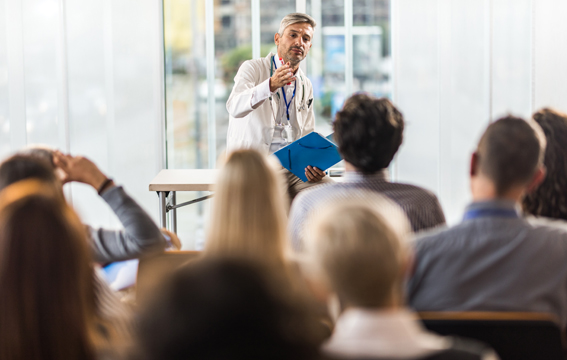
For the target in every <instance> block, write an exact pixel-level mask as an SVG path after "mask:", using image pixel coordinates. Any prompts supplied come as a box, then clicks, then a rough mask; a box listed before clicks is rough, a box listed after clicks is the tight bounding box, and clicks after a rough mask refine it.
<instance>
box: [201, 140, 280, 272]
mask: <svg viewBox="0 0 567 360" xmlns="http://www.w3.org/2000/svg"><path fill="white" fill-rule="evenodd" d="M278 176H279V174H278V173H277V172H276V170H275V167H274V166H272V165H271V164H270V163H269V162H268V160H267V159H266V158H265V157H264V156H263V155H261V154H260V153H258V152H257V151H255V150H238V151H235V152H232V153H231V154H229V155H228V158H227V159H226V163H225V164H224V167H223V168H222V170H221V171H220V173H219V177H218V179H217V184H216V187H215V196H214V200H213V208H212V212H211V214H212V218H211V222H210V226H209V233H208V237H207V243H206V245H205V253H206V254H208V255H211V254H212V255H235V256H244V257H248V258H251V259H254V260H260V261H262V262H265V263H268V264H271V265H276V266H283V265H284V255H285V254H284V252H285V251H284V249H285V247H286V245H287V241H286V210H285V209H286V208H285V202H284V194H285V191H283V189H282V188H281V184H282V182H281V181H280V179H279V177H278Z"/></svg>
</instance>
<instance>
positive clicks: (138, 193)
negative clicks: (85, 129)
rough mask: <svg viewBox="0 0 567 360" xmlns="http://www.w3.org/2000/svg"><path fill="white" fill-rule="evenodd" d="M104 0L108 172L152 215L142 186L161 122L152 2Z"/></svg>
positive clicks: (155, 154) (150, 196)
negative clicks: (108, 57)
mask: <svg viewBox="0 0 567 360" xmlns="http://www.w3.org/2000/svg"><path fill="white" fill-rule="evenodd" d="M108 2H109V3H111V4H112V8H111V11H112V29H113V33H112V40H113V41H112V46H113V47H112V54H113V56H112V59H113V62H112V78H111V81H112V83H111V84H112V85H113V90H112V94H113V96H114V104H113V107H114V117H113V118H110V117H108V118H107V121H109V123H108V125H107V126H108V134H107V138H108V139H109V142H110V150H109V152H110V154H111V157H110V158H109V161H110V165H111V169H112V175H113V176H114V177H115V178H116V179H117V180H118V181H119V182H120V183H122V184H125V186H126V188H127V190H128V192H129V193H130V194H131V195H132V196H134V197H135V198H136V200H137V201H138V202H139V203H140V204H141V205H142V206H143V207H144V208H145V209H146V211H148V212H149V213H150V214H154V215H157V206H156V205H157V196H156V194H155V193H151V192H149V191H148V184H149V183H150V181H151V180H152V179H153V178H154V177H155V176H156V175H157V173H158V171H159V170H161V159H160V156H161V152H160V151H159V149H160V148H161V146H162V144H161V136H160V131H161V128H162V123H161V121H160V115H161V114H160V112H159V111H156V109H155V107H156V106H157V104H159V103H160V101H159V100H160V99H161V98H162V96H163V93H161V92H159V91H157V92H156V91H155V89H156V88H157V89H159V88H160V84H159V82H158V81H159V79H160V76H157V77H156V74H159V72H157V71H156V70H155V69H156V67H158V66H159V65H160V64H159V63H158V62H157V59H158V57H157V56H156V53H157V52H158V51H161V50H162V49H161V48H160V46H159V42H158V40H159V36H155V35H156V32H158V31H159V30H160V27H159V24H160V21H159V20H160V19H159V17H158V16H156V10H157V6H156V4H155V2H153V1H142V2H140V1H138V0H122V1H116V0H112V1H108ZM106 64H107V65H106V66H108V65H109V62H108V61H106ZM106 71H107V72H108V68H107V69H106ZM107 76H108V75H107ZM108 86H109V85H108V82H107V89H108ZM108 92H110V90H107V96H109V94H108ZM156 97H157V98H158V99H157V101H156Z"/></svg>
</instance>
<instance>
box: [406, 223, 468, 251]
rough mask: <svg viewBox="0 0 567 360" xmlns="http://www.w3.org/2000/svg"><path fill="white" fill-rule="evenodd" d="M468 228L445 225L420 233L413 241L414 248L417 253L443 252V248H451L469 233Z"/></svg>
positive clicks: (465, 226)
mask: <svg viewBox="0 0 567 360" xmlns="http://www.w3.org/2000/svg"><path fill="white" fill-rule="evenodd" d="M467 228H468V224H466V223H459V224H457V225H454V226H452V227H447V226H445V225H443V226H438V227H435V228H433V229H430V230H426V231H421V232H418V233H417V234H415V239H414V240H413V245H414V248H415V249H416V251H417V252H423V251H429V250H431V249H435V250H436V251H441V250H442V249H443V248H445V247H450V246H451V244H452V243H454V242H457V241H458V239H460V238H461V237H462V235H463V234H466V233H468V230H467Z"/></svg>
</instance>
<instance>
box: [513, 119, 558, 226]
mask: <svg viewBox="0 0 567 360" xmlns="http://www.w3.org/2000/svg"><path fill="white" fill-rule="evenodd" d="M533 119H534V120H535V121H536V122H537V123H538V124H539V126H541V128H542V130H543V132H544V134H545V137H546V140H547V147H546V148H545V159H544V165H545V168H546V177H545V179H544V180H543V182H542V183H541V185H540V186H539V187H538V188H537V189H536V190H535V191H532V192H531V193H529V194H527V195H526V196H524V199H523V201H522V206H523V209H524V213H526V214H530V215H534V216H537V217H544V218H550V219H560V220H563V221H567V115H565V114H561V113H559V112H556V111H554V110H552V109H547V108H546V109H541V110H540V111H538V112H536V113H535V114H534V115H533Z"/></svg>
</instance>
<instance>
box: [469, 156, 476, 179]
mask: <svg viewBox="0 0 567 360" xmlns="http://www.w3.org/2000/svg"><path fill="white" fill-rule="evenodd" d="M477 174H478V153H477V152H476V151H475V152H473V154H472V156H471V168H470V176H471V177H473V176H476V175H477Z"/></svg>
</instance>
